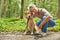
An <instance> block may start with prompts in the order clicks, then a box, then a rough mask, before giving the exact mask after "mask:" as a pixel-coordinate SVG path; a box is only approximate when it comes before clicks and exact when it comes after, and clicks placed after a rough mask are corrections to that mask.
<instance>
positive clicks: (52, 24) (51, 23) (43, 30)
mask: <svg viewBox="0 0 60 40" xmlns="http://www.w3.org/2000/svg"><path fill="white" fill-rule="evenodd" d="M45 18H46V16H44V17H43V18H42V19H41V20H39V21H37V23H36V25H37V26H39V25H40V23H41V22H42V21H43V20H44V19H45ZM54 25H55V21H54V20H53V19H50V20H49V21H48V22H46V23H45V24H44V25H43V26H42V29H41V30H42V32H44V33H46V31H47V27H53V26H54Z"/></svg>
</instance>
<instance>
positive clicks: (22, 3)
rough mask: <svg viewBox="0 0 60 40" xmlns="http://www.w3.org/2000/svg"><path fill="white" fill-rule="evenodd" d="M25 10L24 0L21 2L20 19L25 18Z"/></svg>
mask: <svg viewBox="0 0 60 40" xmlns="http://www.w3.org/2000/svg"><path fill="white" fill-rule="evenodd" d="M23 8H24V0H21V14H20V18H21V19H22V18H23Z"/></svg>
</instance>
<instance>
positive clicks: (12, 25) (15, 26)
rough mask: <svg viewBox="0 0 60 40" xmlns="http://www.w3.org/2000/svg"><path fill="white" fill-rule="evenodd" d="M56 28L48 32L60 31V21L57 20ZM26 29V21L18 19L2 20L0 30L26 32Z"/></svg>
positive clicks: (35, 19)
mask: <svg viewBox="0 0 60 40" xmlns="http://www.w3.org/2000/svg"><path fill="white" fill-rule="evenodd" d="M38 20H40V19H39V18H34V21H35V22H37V21H38ZM55 21H56V26H54V27H52V28H48V30H53V31H59V30H60V27H59V26H60V19H57V20H55ZM25 27H26V20H25V19H16V18H7V19H4V18H3V19H1V20H0V30H5V31H17V30H20V31H24V30H25Z"/></svg>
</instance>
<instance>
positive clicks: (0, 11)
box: [0, 0, 4, 18]
mask: <svg viewBox="0 0 60 40" xmlns="http://www.w3.org/2000/svg"><path fill="white" fill-rule="evenodd" d="M3 4H4V0H1V5H0V18H1V16H2V8H3Z"/></svg>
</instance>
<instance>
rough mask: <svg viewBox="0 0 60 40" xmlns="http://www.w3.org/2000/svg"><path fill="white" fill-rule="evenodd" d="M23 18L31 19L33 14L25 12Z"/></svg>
mask: <svg viewBox="0 0 60 40" xmlns="http://www.w3.org/2000/svg"><path fill="white" fill-rule="evenodd" d="M24 14H25V18H27V19H28V18H33V13H32V12H30V11H25V13H24Z"/></svg>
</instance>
